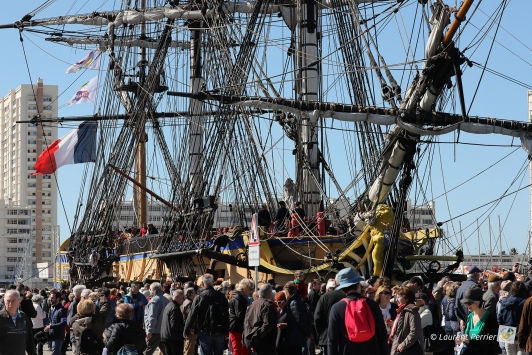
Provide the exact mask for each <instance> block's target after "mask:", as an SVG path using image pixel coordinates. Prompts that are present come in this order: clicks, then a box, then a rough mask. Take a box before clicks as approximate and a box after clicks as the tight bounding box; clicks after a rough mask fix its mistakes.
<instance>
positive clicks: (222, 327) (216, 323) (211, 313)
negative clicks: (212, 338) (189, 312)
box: [207, 291, 229, 335]
mask: <svg viewBox="0 0 532 355" xmlns="http://www.w3.org/2000/svg"><path fill="white" fill-rule="evenodd" d="M210 299H211V304H210V305H209V309H208V310H207V317H208V319H209V324H210V327H211V332H210V333H211V335H213V334H227V333H228V332H229V307H228V305H227V303H226V302H223V301H224V300H225V297H224V295H223V294H222V293H221V292H218V291H214V295H213V296H212V297H210Z"/></svg>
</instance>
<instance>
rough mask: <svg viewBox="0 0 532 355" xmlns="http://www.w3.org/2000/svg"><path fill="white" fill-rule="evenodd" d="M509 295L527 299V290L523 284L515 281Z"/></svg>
mask: <svg viewBox="0 0 532 355" xmlns="http://www.w3.org/2000/svg"><path fill="white" fill-rule="evenodd" d="M510 294H511V295H512V296H514V297H521V298H527V297H528V289H527V287H526V285H525V283H524V282H521V281H516V282H514V283H513V284H512V287H511V288H510Z"/></svg>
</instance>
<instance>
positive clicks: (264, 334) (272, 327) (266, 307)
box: [242, 298, 277, 354]
mask: <svg viewBox="0 0 532 355" xmlns="http://www.w3.org/2000/svg"><path fill="white" fill-rule="evenodd" d="M276 336H277V314H276V312H275V308H274V306H273V302H272V301H271V300H268V299H265V298H259V299H257V300H256V301H255V302H253V303H252V304H251V306H249V308H248V311H247V312H246V316H245V319H244V331H243V332H242V342H243V343H244V346H245V347H246V348H248V349H249V348H252V347H253V348H255V349H261V354H274V352H275V338H276Z"/></svg>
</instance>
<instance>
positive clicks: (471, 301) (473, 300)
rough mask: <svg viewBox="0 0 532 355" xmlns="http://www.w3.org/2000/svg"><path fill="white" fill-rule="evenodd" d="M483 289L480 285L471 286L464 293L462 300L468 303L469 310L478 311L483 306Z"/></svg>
mask: <svg viewBox="0 0 532 355" xmlns="http://www.w3.org/2000/svg"><path fill="white" fill-rule="evenodd" d="M482 295H483V292H482V289H481V288H480V287H475V286H471V287H470V288H468V289H467V290H466V292H465V293H464V298H463V299H462V300H461V301H460V302H462V303H463V304H465V305H466V307H467V309H468V310H469V312H474V311H477V310H478V309H480V308H481V307H482Z"/></svg>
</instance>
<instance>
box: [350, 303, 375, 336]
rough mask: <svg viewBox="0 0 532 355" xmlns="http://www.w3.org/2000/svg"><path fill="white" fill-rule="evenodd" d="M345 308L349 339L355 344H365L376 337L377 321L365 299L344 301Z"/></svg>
mask: <svg viewBox="0 0 532 355" xmlns="http://www.w3.org/2000/svg"><path fill="white" fill-rule="evenodd" d="M342 301H344V302H345V303H347V306H346V307H345V327H346V329H347V338H348V339H349V340H350V341H352V342H354V343H363V342H365V341H368V340H370V339H371V338H373V337H374V336H375V319H373V314H372V313H371V309H370V308H369V305H368V303H367V302H366V299H365V298H359V299H357V300H354V301H352V300H350V299H348V298H344V299H342Z"/></svg>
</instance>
